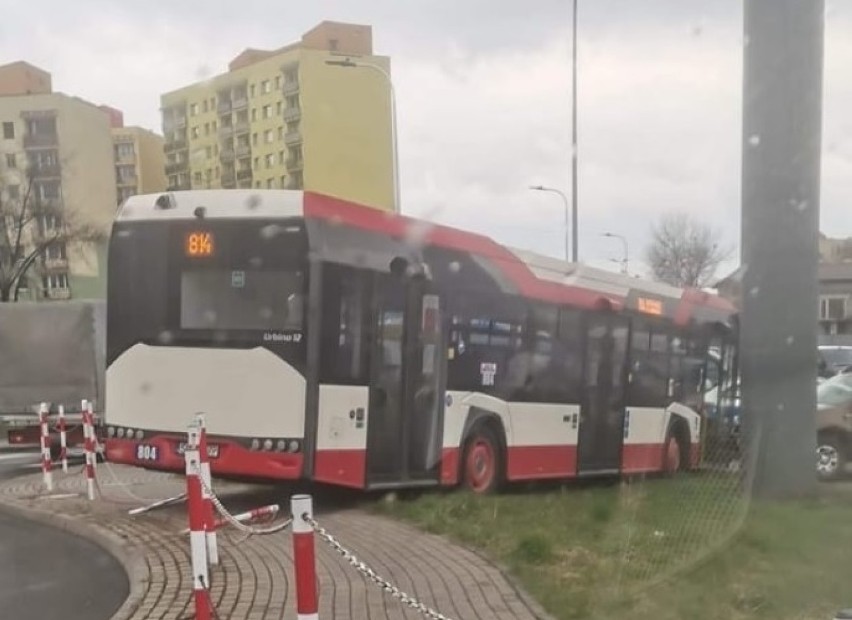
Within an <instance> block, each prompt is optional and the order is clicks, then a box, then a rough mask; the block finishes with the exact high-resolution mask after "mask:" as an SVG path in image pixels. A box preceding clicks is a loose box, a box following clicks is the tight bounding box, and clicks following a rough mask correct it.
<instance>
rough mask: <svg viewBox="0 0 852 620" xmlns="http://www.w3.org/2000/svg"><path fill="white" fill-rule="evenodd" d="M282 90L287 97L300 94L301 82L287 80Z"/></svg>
mask: <svg viewBox="0 0 852 620" xmlns="http://www.w3.org/2000/svg"><path fill="white" fill-rule="evenodd" d="M282 90H283V92H284V94H285V95H295V94H296V93H297V92H299V80H285V81H284V88H283V89H282Z"/></svg>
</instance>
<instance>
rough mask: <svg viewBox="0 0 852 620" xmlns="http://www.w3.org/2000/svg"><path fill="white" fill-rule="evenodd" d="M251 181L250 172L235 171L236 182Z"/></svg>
mask: <svg viewBox="0 0 852 620" xmlns="http://www.w3.org/2000/svg"><path fill="white" fill-rule="evenodd" d="M246 179H251V170H237V181H245V180H246Z"/></svg>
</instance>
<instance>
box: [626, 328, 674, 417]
mask: <svg viewBox="0 0 852 620" xmlns="http://www.w3.org/2000/svg"><path fill="white" fill-rule="evenodd" d="M630 360H631V368H630V375H631V383H630V388H629V392H628V394H629V396H628V404H629V405H632V406H634V407H665V406H666V404H667V397H666V394H667V391H668V390H667V388H668V385H667V383H668V378H669V360H668V336H666V335H665V334H661V333H652V332H651V331H650V329H649V328H648V327H647V326H643V325H634V328H633V335H632V337H631V342H630Z"/></svg>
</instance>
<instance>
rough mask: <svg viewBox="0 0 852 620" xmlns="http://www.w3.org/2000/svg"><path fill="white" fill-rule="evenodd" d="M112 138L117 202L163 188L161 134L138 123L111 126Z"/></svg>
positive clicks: (163, 170)
mask: <svg viewBox="0 0 852 620" xmlns="http://www.w3.org/2000/svg"><path fill="white" fill-rule="evenodd" d="M112 140H113V144H114V149H115V152H114V154H115V182H116V194H117V199H118V204H121V203H122V202H124V201H125V200H127V199H128V198H129V197H130V196H135V195H136V194H151V193H154V192H163V191H165V190H166V188H167V186H168V181H167V180H166V172H165V165H166V157H165V154H164V152H163V145H164V141H163V137H162V136H160V135H158V134H156V133H154V132H153V131H149V130H147V129H143V128H141V127H113V129H112Z"/></svg>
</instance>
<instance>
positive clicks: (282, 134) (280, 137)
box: [278, 126, 284, 140]
mask: <svg viewBox="0 0 852 620" xmlns="http://www.w3.org/2000/svg"><path fill="white" fill-rule="evenodd" d="M278 139H279V140H283V139H284V127H283V126H282V127H279V128H278Z"/></svg>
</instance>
